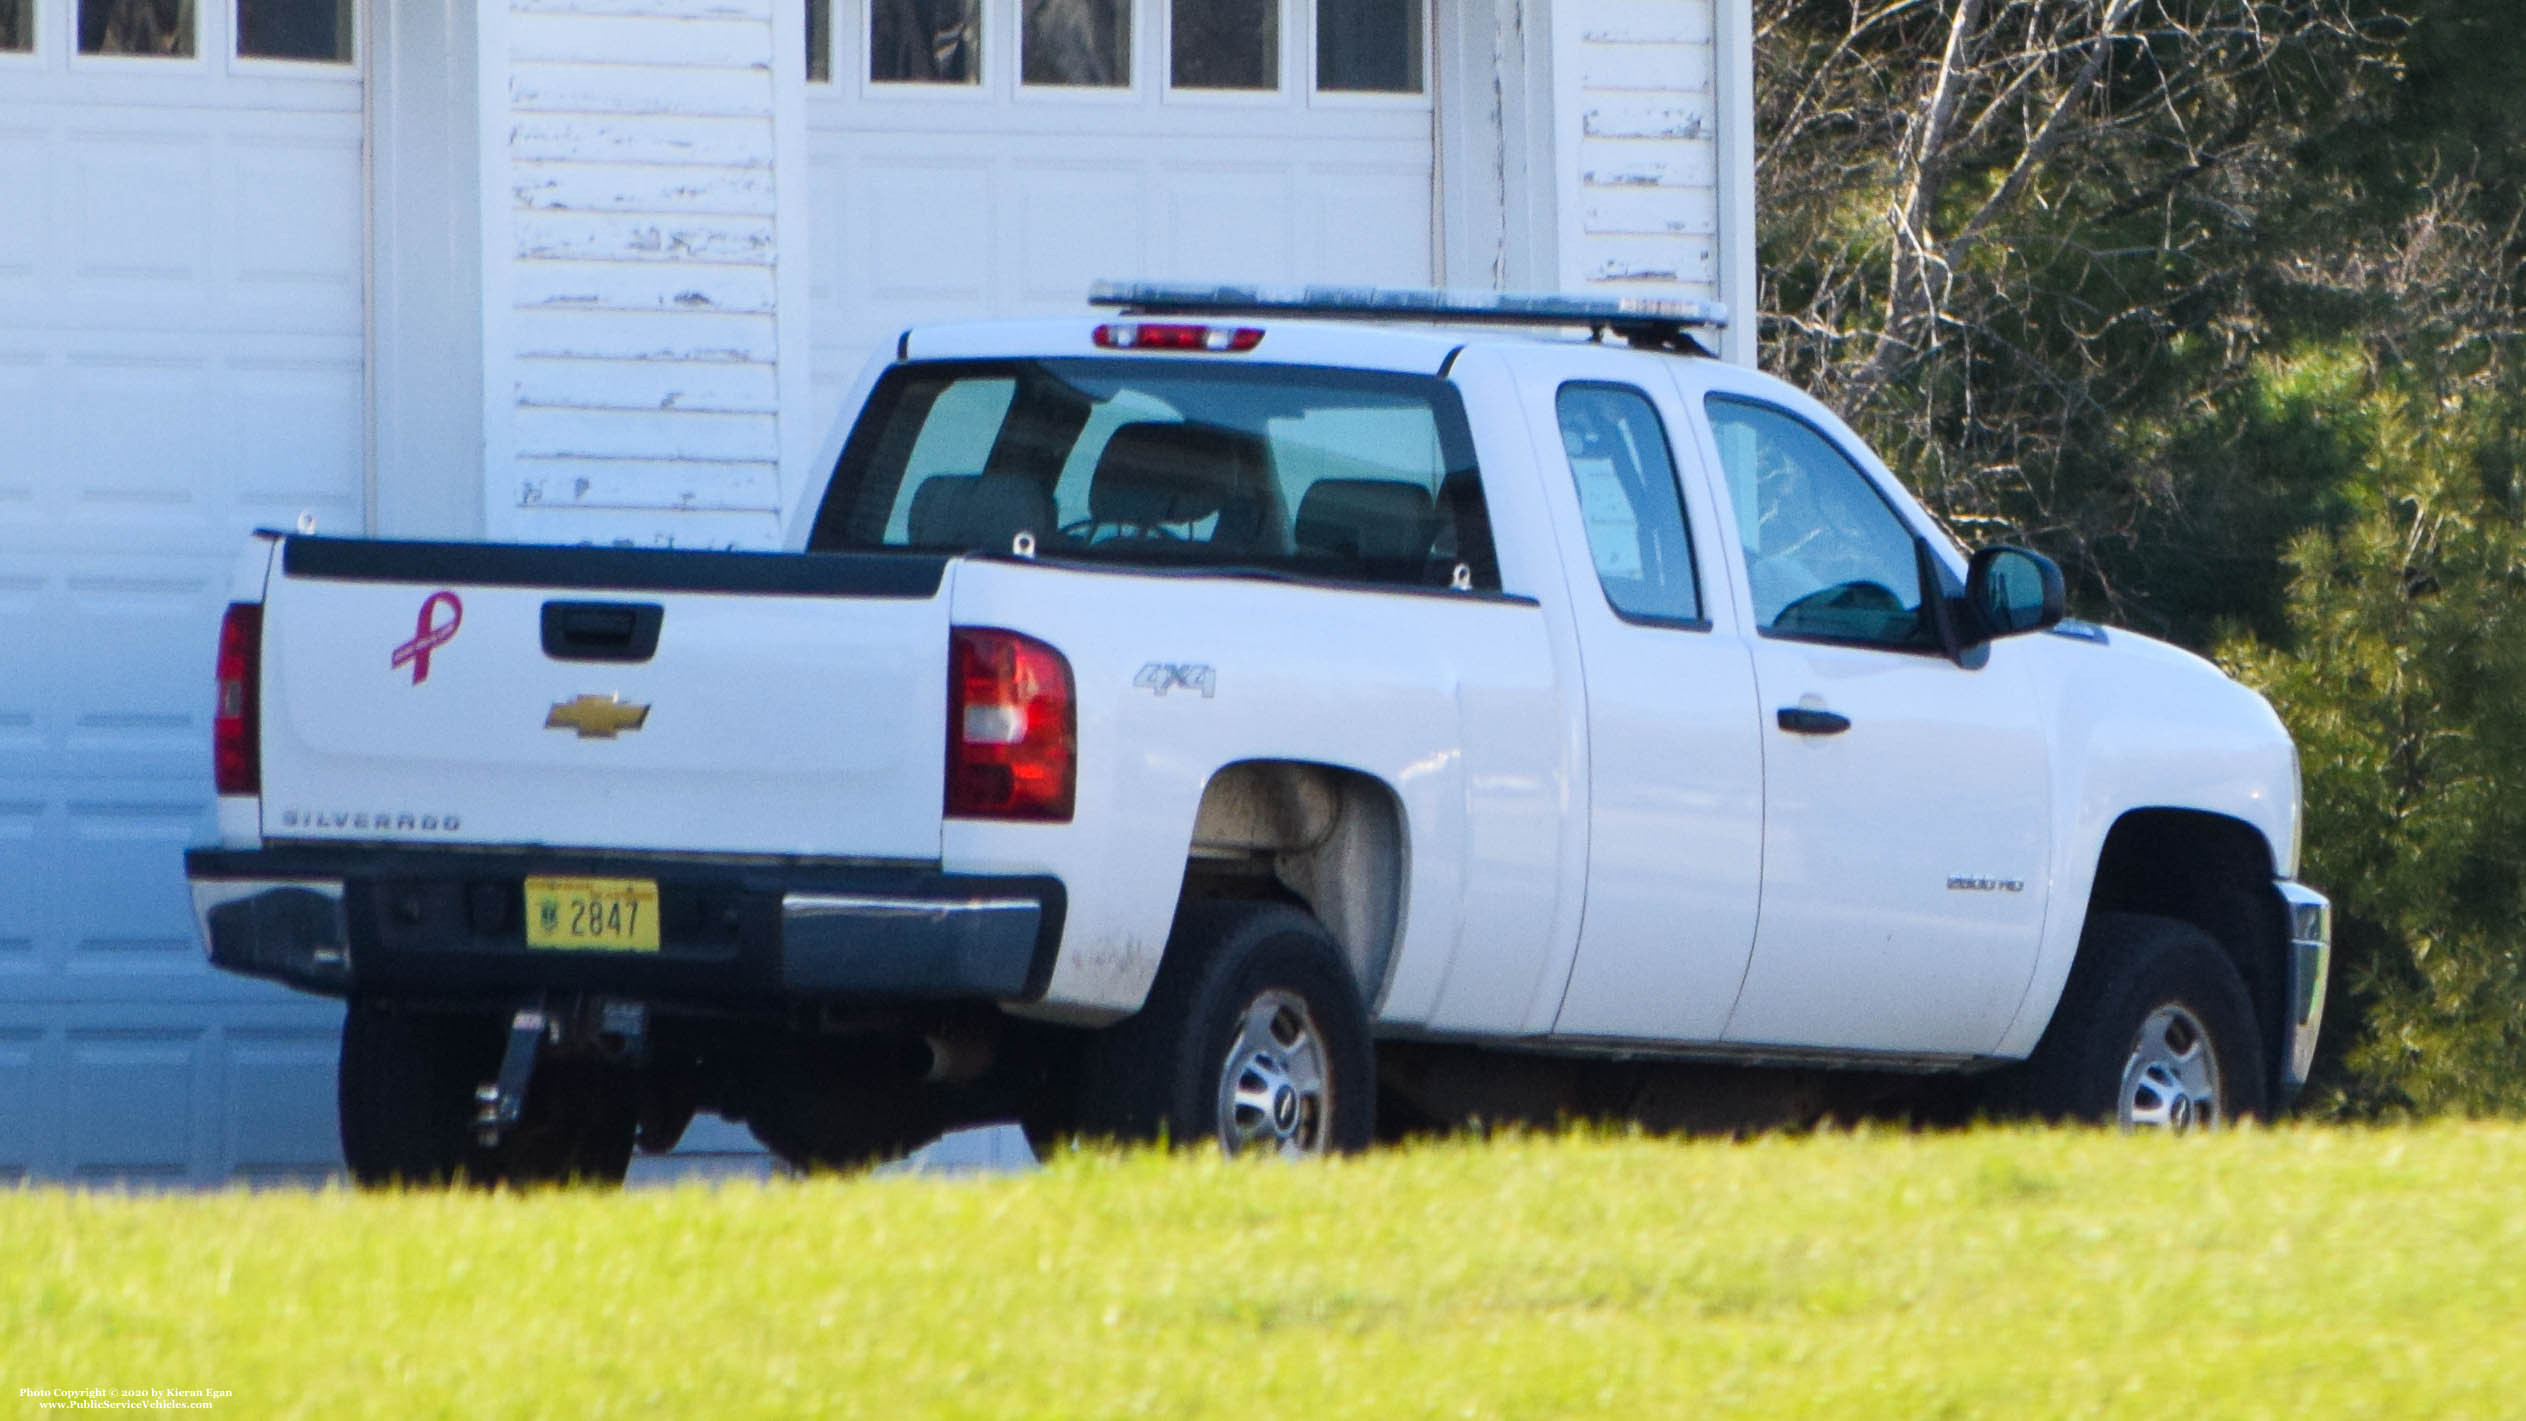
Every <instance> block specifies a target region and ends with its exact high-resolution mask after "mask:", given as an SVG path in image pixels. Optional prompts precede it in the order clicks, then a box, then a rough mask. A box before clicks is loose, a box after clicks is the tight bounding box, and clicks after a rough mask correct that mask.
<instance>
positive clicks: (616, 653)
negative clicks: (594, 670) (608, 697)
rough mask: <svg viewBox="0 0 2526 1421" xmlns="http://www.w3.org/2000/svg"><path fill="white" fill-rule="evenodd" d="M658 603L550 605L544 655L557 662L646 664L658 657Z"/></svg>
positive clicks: (546, 610)
mask: <svg viewBox="0 0 2526 1421" xmlns="http://www.w3.org/2000/svg"><path fill="white" fill-rule="evenodd" d="M666 617H667V609H666V608H664V607H661V606H659V605H658V604H657V603H655V602H547V603H545V604H544V654H545V655H546V656H549V657H551V658H552V659H554V660H555V661H647V660H648V659H649V658H650V657H652V656H655V655H657V654H658V625H659V623H661V622H664V621H665V620H666Z"/></svg>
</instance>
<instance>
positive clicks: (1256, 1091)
mask: <svg viewBox="0 0 2526 1421" xmlns="http://www.w3.org/2000/svg"><path fill="white" fill-rule="evenodd" d="M1376 1074H1377V1067H1376V1056H1375V1053H1374V1051H1373V1049H1372V1047H1371V1044H1370V1041H1369V1033H1368V1013H1367V1010H1366V1008H1365V1007H1364V1006H1363V1005H1362V1003H1361V1001H1360V992H1359V988H1358V986H1357V985H1356V984H1355V983H1354V982H1353V981H1352V979H1351V973H1350V968H1349V966H1348V965H1347V964H1346V963H1345V962H1344V961H1343V959H1342V954H1341V951H1340V949H1338V948H1336V947H1335V946H1334V944H1333V940H1332V939H1331V938H1330V937H1328V936H1327V935H1326V934H1325V931H1324V929H1323V927H1322V926H1320V925H1319V924H1318V923H1317V922H1316V920H1315V919H1314V918H1313V917H1311V916H1309V915H1308V914H1306V913H1304V912H1302V911H1300V910H1298V909H1295V908H1290V907H1284V906H1281V905H1278V904H1261V903H1241V902H1239V903H1229V902H1221V903H1198V904H1194V905H1192V906H1189V907H1187V908H1185V909H1184V910H1183V911H1182V912H1181V913H1180V914H1178V915H1177V918H1176V923H1175V930H1174V932H1173V933H1172V934H1170V935H1169V937H1168V939H1167V949H1166V956H1165V958H1164V960H1163V963H1162V965H1161V966H1160V967H1159V970H1158V980H1157V982H1156V983H1155V984H1154V985H1153V986H1152V987H1151V988H1150V991H1149V999H1148V1001H1147V1002H1146V1003H1145V1004H1144V1005H1143V1006H1142V1007H1141V1010H1140V1012H1139V1014H1138V1015H1135V1016H1133V1017H1131V1018H1130V1019H1128V1020H1126V1021H1123V1022H1121V1023H1119V1024H1117V1025H1115V1026H1113V1027H1109V1028H1107V1029H1106V1030H1105V1031H1102V1032H1100V1033H1098V1034H1097V1036H1096V1037H1095V1038H1094V1040H1093V1041H1092V1042H1091V1043H1090V1044H1089V1046H1088V1048H1087V1061H1086V1062H1085V1065H1084V1069H1083V1070H1082V1072H1081V1081H1080V1091H1081V1094H1080V1098H1079V1112H1078V1113H1079V1117H1080V1119H1081V1122H1082V1123H1083V1124H1084V1126H1085V1127H1086V1129H1087V1130H1088V1132H1089V1133H1091V1134H1097V1135H1108V1136H1113V1137H1116V1138H1120V1139H1127V1140H1152V1139H1158V1138H1165V1139H1169V1140H1173V1141H1175V1142H1177V1143H1179V1144H1185V1143H1192V1142H1196V1141H1210V1142H1215V1143H1216V1144H1217V1145H1218V1147H1219V1148H1220V1149H1222V1150H1224V1151H1225V1152H1227V1153H1229V1154H1232V1155H1235V1154H1248V1153H1257V1154H1272V1155H1279V1156H1283V1157H1288V1158H1306V1157H1311V1156H1316V1155H1323V1154H1328V1153H1349V1152H1352V1151H1356V1150H1361V1149H1365V1148H1367V1147H1368V1145H1369V1143H1370V1142H1371V1141H1372V1140H1373V1139H1374V1138H1375V1134H1376V1099H1377V1079H1376Z"/></svg>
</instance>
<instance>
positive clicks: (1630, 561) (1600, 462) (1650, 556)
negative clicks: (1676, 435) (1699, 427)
mask: <svg viewBox="0 0 2526 1421" xmlns="http://www.w3.org/2000/svg"><path fill="white" fill-rule="evenodd" d="M1557 403H1558V405H1559V409H1560V415H1561V447H1562V449H1563V451H1564V452H1566V453H1567V454H1568V455H1569V457H1570V476H1571V477H1572V478H1573V479H1575V480H1576V481H1577V483H1578V486H1579V512H1580V515H1581V516H1582V517H1583V518H1585V519H1586V521H1587V530H1588V552H1589V554H1590V555H1591V556H1592V557H1593V558H1594V559H1595V562H1596V580H1597V582H1598V583H1599V584H1600V585H1602V586H1603V587H1604V589H1605V600H1606V601H1607V602H1609V603H1612V604H1613V607H1614V610H1615V611H1617V612H1619V613H1621V614H1622V615H1623V616H1625V617H1627V618H1629V619H1631V620H1634V621H1647V622H1664V623H1681V624H1685V625H1691V626H1698V625H1701V624H1702V599H1701V589H1700V587H1699V585H1698V583H1697V582H1696V580H1695V578H1694V576H1693V542H1692V539H1691V538H1690V537H1688V536H1687V535H1686V533H1685V529H1684V505H1683V502H1682V497H1681V494H1680V493H1679V491H1678V490H1677V488H1676V486H1675V463H1674V460H1672V459H1671V458H1669V457H1668V454H1667V443H1666V426H1665V424H1664V423H1663V422H1661V421H1660V420H1659V419H1658V411H1657V407H1656V406H1654V405H1652V404H1650V403H1649V398H1648V396H1646V395H1643V394H1641V393H1640V392H1639V391H1638V390H1635V389H1632V388H1631V387H1629V386H1627V385H1564V386H1562V387H1561V395H1560V398H1559V400H1558V402H1557Z"/></svg>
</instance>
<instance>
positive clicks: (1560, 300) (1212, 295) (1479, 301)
mask: <svg viewBox="0 0 2526 1421" xmlns="http://www.w3.org/2000/svg"><path fill="white" fill-rule="evenodd" d="M1088 304H1089V305H1091V306H1121V307H1125V308H1128V309H1129V310H1130V311H1132V312H1134V313H1136V314H1140V315H1153V316H1159V315H1194V314H1200V315H1216V316H1349V317H1362V316H1367V317H1378V318H1383V319H1386V320H1401V321H1445V322H1470V323H1474V324H1484V325H1518V326H1602V327H1607V328H1610V329H1612V330H1615V331H1617V332H1620V333H1622V334H1624V335H1627V336H1633V337H1635V338H1636V337H1637V336H1639V335H1642V334H1651V335H1654V334H1656V333H1657V332H1659V331H1661V330H1663V331H1666V332H1672V333H1676V334H1680V333H1681V332H1682V331H1684V330H1686V329H1689V328H1704V329H1716V328H1718V327H1721V326H1724V325H1726V324H1728V308H1727V307H1726V306H1724V305H1722V304H1720V303H1719V302H1717V301H1698V300H1677V299H1660V298H1650V297H1641V296H1576V295H1565V294H1561V293H1556V292H1543V291H1442V290H1436V289H1432V288H1422V287H1405V286H1194V285H1177V284H1171V283H1167V282H1151V281H1100V282H1097V283H1096V284H1095V285H1093V286H1091V287H1090V288H1088Z"/></svg>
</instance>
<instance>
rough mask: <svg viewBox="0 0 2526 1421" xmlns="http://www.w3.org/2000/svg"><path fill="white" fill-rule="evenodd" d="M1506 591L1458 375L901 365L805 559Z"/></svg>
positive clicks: (841, 470) (1284, 368)
mask: <svg viewBox="0 0 2526 1421" xmlns="http://www.w3.org/2000/svg"><path fill="white" fill-rule="evenodd" d="M1021 537H1024V538H1026V539H1029V540H1031V546H1032V548H1033V550H1034V554H1035V555H1036V556H1038V557H1044V558H1057V559H1066V560H1072V561H1094V562H1132V563H1143V564H1160V565H1172V566H1184V567H1233V568H1239V569H1268V570H1274V571H1285V572H1290V573H1296V574H1300V575H1306V576H1316V577H1326V578H1333V579H1339V580H1343V581H1353V582H1371V583H1384V584H1390V585H1405V586H1415V587H1420V586H1437V587H1448V586H1458V587H1466V588H1472V589H1478V590H1484V591H1489V590H1496V589H1497V588H1498V586H1499V570H1498V565H1497V562H1496V560H1495V559H1494V558H1493V556H1492V550H1491V534H1490V523H1489V521H1488V519H1487V517H1486V516H1485V514H1484V511H1483V502H1482V484H1481V479H1480V476H1479V475H1478V474H1477V472H1476V470H1475V468H1474V460H1473V443H1472V440H1471V438H1470V437H1469V435H1468V434H1467V432H1466V427H1465V417H1464V410H1463V407H1462V405H1461V404H1460V403H1459V402H1458V400H1457V398H1456V392H1455V390H1454V389H1453V388H1452V387H1451V386H1449V385H1448V384H1447V382H1445V381H1444V380H1439V379H1435V378H1432V377H1428V376H1414V375H1393V374H1383V373H1374V372H1366V371H1351V370H1329V369H1324V368H1321V367H1315V366H1297V365H1253V364H1244V363H1240V364H1238V365H1236V366H1234V367H1204V366H1200V365H1194V364H1190V363H1187V362H1183V361H1176V360H1147V359H1111V360H1103V359H1084V360H1027V361H992V362H975V363H968V362H955V363H930V364H916V365H903V366H898V367H896V368H895V369H893V370H891V371H889V372H887V374H886V376H885V378H884V379H883V380H882V381H880V382H879V384H878V387H877V389H876V392H875V393H874V394H873V395H871V397H870V399H869V406H868V411H867V413H866V414H865V415H864V416H862V418H861V420H860V422H859V425H858V427H857V428H855V429H854V430H853V431H852V433H851V439H850V443H849V445H848V447H846V448H845V449H844V450H843V453H842V461H841V463H840V464H839V465H838V466H837V467H836V468H835V470H834V475H833V481H832V484H831V485H830V487H828V488H827V490H826V492H825V501H824V506H823V507H822V508H821V509H819V510H818V511H817V515H816V523H815V529H814V532H813V533H812V534H811V535H810V536H809V539H808V548H809V550H810V551H814V552H841V551H854V550H862V549H873V548H922V549H933V550H941V551H960V552H990V553H1008V552H1011V551H1014V550H1016V549H1017V548H1018V547H1019V540H1020V538H1021Z"/></svg>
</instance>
